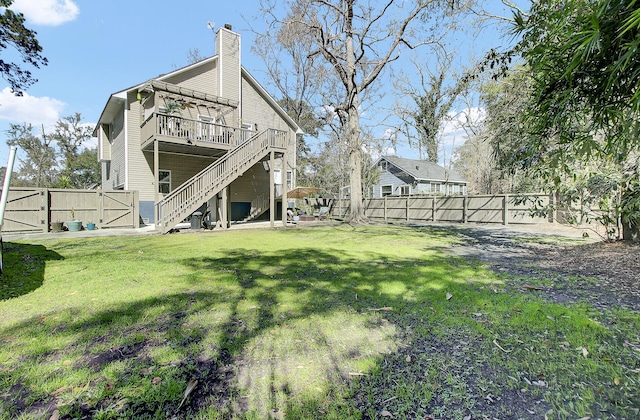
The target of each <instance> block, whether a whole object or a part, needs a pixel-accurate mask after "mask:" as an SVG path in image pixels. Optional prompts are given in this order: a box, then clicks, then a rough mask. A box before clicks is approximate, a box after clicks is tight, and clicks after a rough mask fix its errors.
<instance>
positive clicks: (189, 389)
mask: <svg viewBox="0 0 640 420" xmlns="http://www.w3.org/2000/svg"><path fill="white" fill-rule="evenodd" d="M197 385H198V381H197V380H195V379H192V380H190V381H189V383H188V384H187V388H186V389H185V390H184V397H183V398H182V401H180V405H178V410H180V407H182V404H184V402H185V401H186V400H187V397H189V395H190V394H191V393H192V392H193V390H194V389H195V388H196V386H197Z"/></svg>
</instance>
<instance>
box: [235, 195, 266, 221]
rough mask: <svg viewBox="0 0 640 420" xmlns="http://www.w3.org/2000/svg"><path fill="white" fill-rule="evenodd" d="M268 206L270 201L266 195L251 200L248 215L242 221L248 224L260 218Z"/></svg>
mask: <svg viewBox="0 0 640 420" xmlns="http://www.w3.org/2000/svg"><path fill="white" fill-rule="evenodd" d="M269 204H270V200H269V197H268V196H267V195H261V196H259V197H256V198H255V199H253V200H251V209H250V210H249V214H247V216H246V217H245V218H244V219H242V221H243V222H248V221H251V220H255V219H257V218H258V217H260V216H262V215H263V214H264V212H265V211H267V210H269Z"/></svg>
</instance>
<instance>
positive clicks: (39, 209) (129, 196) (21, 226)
mask: <svg viewBox="0 0 640 420" xmlns="http://www.w3.org/2000/svg"><path fill="white" fill-rule="evenodd" d="M72 210H73V213H74V216H75V218H76V219H77V220H82V224H83V225H84V226H86V224H87V223H89V222H92V223H95V224H96V227H97V228H99V229H100V228H126V227H132V228H133V227H136V228H137V227H139V226H140V222H139V219H140V217H139V204H138V192H137V191H104V190H65V189H48V188H10V189H9V197H8V202H7V208H6V210H5V215H4V224H3V226H2V232H4V233H28V232H49V231H50V230H51V223H52V222H65V221H67V220H71V219H72V217H71V213H72Z"/></svg>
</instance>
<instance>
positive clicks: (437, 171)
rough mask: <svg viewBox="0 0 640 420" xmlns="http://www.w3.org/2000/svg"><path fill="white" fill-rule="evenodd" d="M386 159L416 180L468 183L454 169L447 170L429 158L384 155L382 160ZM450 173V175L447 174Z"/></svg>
mask: <svg viewBox="0 0 640 420" xmlns="http://www.w3.org/2000/svg"><path fill="white" fill-rule="evenodd" d="M382 159H384V160H386V161H387V162H389V163H390V164H392V165H393V166H395V167H396V168H398V169H400V170H402V171H403V172H405V173H406V174H407V175H410V176H412V177H413V178H415V180H416V181H440V182H445V181H447V182H460V183H465V184H466V183H467V180H466V179H464V178H463V177H462V176H460V175H458V173H457V172H456V171H454V170H453V169H450V170H446V169H445V168H443V167H442V166H440V165H438V164H436V163H433V162H429V161H427V160H415V159H404V158H400V157H397V156H382V157H381V158H380V159H379V160H378V162H379V161H380V160H382ZM447 175H448V176H447Z"/></svg>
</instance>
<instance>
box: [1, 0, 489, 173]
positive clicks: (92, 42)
mask: <svg viewBox="0 0 640 420" xmlns="http://www.w3.org/2000/svg"><path fill="white" fill-rule="evenodd" d="M496 3H497V2H496ZM11 8H12V9H14V10H16V11H19V12H22V13H24V15H25V17H26V20H27V23H26V26H27V27H28V28H30V29H33V30H35V31H36V32H37V38H38V40H39V42H40V44H41V45H42V47H43V55H44V56H45V57H47V59H48V60H49V65H48V66H45V67H42V68H41V69H35V70H34V71H33V73H34V76H35V77H36V78H37V79H38V82H37V83H36V84H34V85H33V86H31V87H30V88H29V89H28V90H27V91H26V92H25V94H24V96H23V97H20V98H18V97H15V96H13V95H12V94H11V93H10V90H9V88H8V84H7V83H6V82H5V81H4V80H2V86H1V87H0V166H4V165H5V164H6V161H7V156H8V150H9V148H8V146H6V133H5V132H6V130H7V129H8V128H9V124H11V123H17V124H19V123H23V122H27V123H31V124H32V125H33V126H34V127H38V128H39V127H41V126H44V127H45V130H48V129H50V128H51V127H53V125H54V124H55V121H56V120H58V119H59V118H61V117H64V116H67V115H71V114H73V113H75V112H80V113H81V114H82V117H83V121H84V122H86V123H89V124H93V123H95V122H96V121H97V119H98V118H99V116H100V113H101V112H102V109H103V107H104V105H105V103H106V101H107V99H108V97H109V95H110V94H112V93H115V92H118V91H120V90H123V89H125V88H128V87H130V86H132V85H135V84H137V83H140V82H144V81H146V80H148V79H150V78H152V77H154V76H157V75H159V74H161V73H166V72H169V71H172V70H174V69H176V68H178V67H182V66H184V65H186V64H188V58H187V54H188V52H189V50H190V49H198V50H199V52H200V54H201V55H202V56H210V55H212V54H213V53H214V32H213V31H212V30H211V29H210V28H208V25H207V23H208V22H212V23H214V24H215V27H219V26H221V25H224V24H225V23H230V24H232V25H233V29H234V31H236V32H238V33H240V34H241V35H242V61H243V65H244V66H245V67H246V68H247V69H248V70H249V71H250V72H251V73H252V74H253V75H254V76H255V77H256V78H257V79H258V80H259V81H260V82H261V83H262V84H263V85H267V84H268V83H266V81H265V80H263V79H264V78H265V76H264V74H263V72H262V69H263V68H264V64H263V63H262V61H261V59H260V58H257V57H255V56H253V54H252V53H251V50H250V46H251V43H252V41H253V38H254V34H253V33H252V31H251V27H253V28H254V29H256V30H258V31H260V30H261V29H262V28H263V25H264V22H261V19H260V18H259V17H258V18H256V16H257V13H256V12H257V1H255V0H254V1H249V0H235V1H219V0H214V1H212V0H184V1H182V2H176V1H175V0H173V1H167V0H155V1H149V0H126V1H125V0H109V1H106V0H14V2H13V5H12V6H11ZM249 22H250V23H249ZM484 41H485V42H486V45H483V46H482V47H481V48H479V49H483V48H485V47H486V46H495V43H493V41H494V40H493V39H488V40H487V39H485V40H484ZM487 41H488V42H487ZM496 42H497V40H496ZM2 54H3V58H5V59H6V57H7V55H8V54H10V51H9V50H5V51H3V52H2ZM377 130H378V131H379V132H380V133H381V134H380V135H382V132H383V131H384V127H380V128H378V129H377ZM453 137H455V135H453ZM450 138H452V137H451V136H450ZM461 143H462V140H461V139H460V138H457V139H456V145H459V144H461ZM449 152H450V149H449ZM398 153H399V154H401V155H403V157H409V158H412V157H416V156H414V155H412V152H411V151H409V150H408V149H406V148H405V149H404V150H399V151H398ZM18 157H21V155H20V152H19V153H18Z"/></svg>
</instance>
